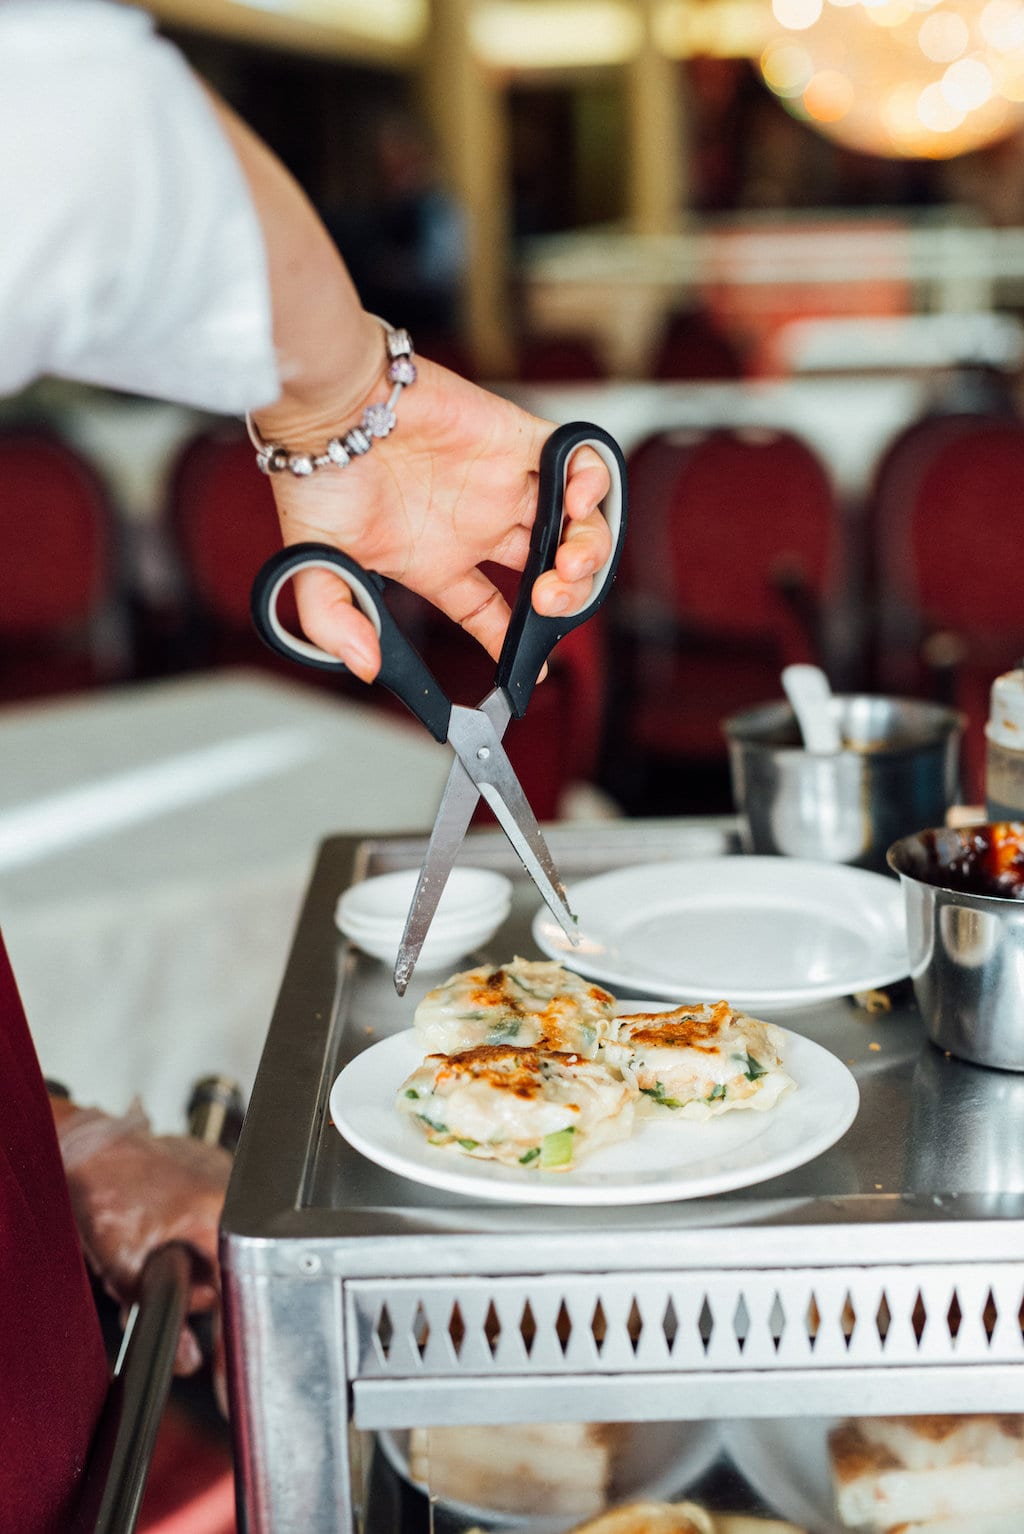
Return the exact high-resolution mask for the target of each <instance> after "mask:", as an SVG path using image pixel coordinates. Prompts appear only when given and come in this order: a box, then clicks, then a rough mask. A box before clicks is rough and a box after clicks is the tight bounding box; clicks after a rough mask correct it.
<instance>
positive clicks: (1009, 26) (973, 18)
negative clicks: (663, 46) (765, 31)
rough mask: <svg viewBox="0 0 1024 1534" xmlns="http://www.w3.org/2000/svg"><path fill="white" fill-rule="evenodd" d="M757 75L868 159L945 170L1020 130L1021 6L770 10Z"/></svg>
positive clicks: (1011, 1)
mask: <svg viewBox="0 0 1024 1534" xmlns="http://www.w3.org/2000/svg"><path fill="white" fill-rule="evenodd" d="M772 11H773V16H774V30H773V33H772V36H771V39H770V40H769V42H768V44H767V46H766V47H765V49H764V52H763V53H762V55H761V72H762V74H763V76H764V78H765V81H766V83H767V84H768V85H769V87H770V88H771V89H772V90H773V91H774V92H775V93H776V95H778V96H780V97H781V98H782V100H783V101H784V102H785V104H786V107H787V110H789V111H790V112H792V113H793V114H794V116H797V117H800V118H802V119H803V120H804V121H806V122H809V123H813V124H814V125H815V126H816V127H819V128H820V129H821V130H822V132H824V133H826V134H828V135H829V136H830V137H832V138H834V139H837V140H838V141H839V142H841V143H843V144H846V145H848V146H850V147H851V148H854V149H859V150H862V151H864V152H866V153H869V154H879V155H887V156H890V157H892V156H897V157H904V158H931V159H947V158H950V157H952V156H953V155H958V154H964V153H966V152H968V151H970V150H972V149H979V148H981V147H982V146H983V145H985V144H989V143H992V142H993V141H994V140H996V139H998V138H1001V137H1002V136H1003V135H1005V134H1006V133H1009V132H1011V131H1012V130H1013V129H1014V128H1017V127H1019V126H1021V125H1022V124H1024V0H772Z"/></svg>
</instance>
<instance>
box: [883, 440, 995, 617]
mask: <svg viewBox="0 0 1024 1534" xmlns="http://www.w3.org/2000/svg"><path fill="white" fill-rule="evenodd" d="M872 520H873V527H874V548H875V558H876V561H877V564H876V569H877V577H878V580H879V584H880V587H881V588H882V590H883V592H884V595H885V596H886V597H888V598H889V599H891V600H898V601H902V602H905V603H906V604H908V605H909V606H910V607H911V608H913V610H914V611H915V612H916V613H918V614H920V615H921V617H922V618H923V620H924V622H925V623H926V624H927V625H928V626H930V627H936V626H938V627H942V628H949V629H952V630H955V631H956V632H958V633H960V634H962V635H964V636H976V637H978V638H981V637H982V636H986V635H987V636H992V637H993V638H995V637H997V636H999V635H1001V634H1015V635H1017V636H1024V604H1022V603H1021V602H1020V601H1019V600H1018V599H1017V589H1018V586H1017V581H1016V579H1015V564H1014V554H1015V552H1016V549H1015V545H1016V539H1017V538H1018V537H1019V536H1020V534H1021V531H1022V530H1024V422H1022V421H1018V420H1007V419H1004V418H1003V419H1001V418H992V417H987V416H984V415H951V416H935V417H931V418H929V419H927V420H923V421H919V422H917V423H915V424H914V425H913V426H911V427H910V428H908V430H907V431H906V432H905V433H903V434H902V435H901V437H900V438H899V439H898V440H897V441H896V442H895V443H894V444H893V445H892V446H891V447H890V449H889V450H888V452H887V453H886V456H885V458H884V459H883V461H882V463H881V464H880V466H879V470H878V474H877V476H876V482H875V493H874V505H873V513H872Z"/></svg>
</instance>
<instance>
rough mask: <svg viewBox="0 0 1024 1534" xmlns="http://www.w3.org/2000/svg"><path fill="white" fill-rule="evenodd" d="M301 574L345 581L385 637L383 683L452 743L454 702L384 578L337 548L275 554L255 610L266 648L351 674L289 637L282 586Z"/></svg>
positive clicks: (307, 547)
mask: <svg viewBox="0 0 1024 1534" xmlns="http://www.w3.org/2000/svg"><path fill="white" fill-rule="evenodd" d="M301 570H328V571H330V573H331V574H332V575H336V576H339V577H340V579H342V580H343V581H344V582H345V584H346V585H347V586H348V588H349V590H350V591H351V593H352V599H353V601H354V602H355V604H356V606H357V607H358V608H359V610H360V611H361V612H362V613H365V615H366V617H367V618H369V620H370V622H371V623H372V624H373V626H374V628H375V629H376V630H377V636H378V638H379V639H380V654H381V665H380V671H379V672H378V674H377V681H378V682H380V684H381V685H382V686H383V687H387V688H388V690H389V691H390V692H393V693H394V695H395V697H396V698H398V699H400V700H401V702H403V703H404V704H405V706H406V708H408V709H409V710H410V711H411V712H412V713H413V714H415V715H416V718H417V719H418V720H419V721H420V723H421V724H424V725H426V727H427V729H428V730H429V731H430V733H431V735H433V737H434V739H435V740H440V741H445V740H447V739H448V722H449V719H450V718H451V712H452V706H451V703H450V702H449V700H448V698H447V697H446V696H445V694H444V692H443V691H442V689H441V686H440V684H439V683H438V682H437V681H436V679H435V678H434V677H433V676H432V675H431V672H430V670H429V669H428V667H427V666H426V664H425V662H424V661H423V659H422V657H421V656H420V654H419V652H418V651H417V650H415V649H414V648H413V646H412V645H411V644H410V643H409V641H408V639H406V637H405V635H404V634H403V633H402V630H401V629H400V628H399V627H398V624H397V623H396V622H395V620H394V618H392V616H391V614H390V612H389V611H388V609H387V606H386V605H385V602H384V582H383V580H382V579H381V577H380V576H379V575H377V574H376V572H375V571H372V570H364V569H363V567H362V565H361V564H359V563H357V561H356V560H354V559H350V558H349V556H348V555H347V554H343V553H342V552H341V550H340V549H336V548H333V547H332V546H331V544H329V543H293V544H291V545H290V546H289V547H288V548H285V549H281V550H280V551H279V552H278V553H277V554H272V555H271V557H270V558H269V559H268V560H267V562H266V564H265V565H263V566H262V568H261V569H260V571H259V573H258V574H257V576H256V579H255V581H254V582H253V587H252V598H251V601H250V604H249V606H250V611H251V612H252V621H253V623H254V624H255V625H256V632H257V633H258V634H259V636H260V638H261V639H262V640H263V642H264V644H267V645H269V646H270V648H271V649H272V650H274V651H276V653H277V654H278V655H283V656H284V658H285V659H286V660H294V661H298V662H299V663H300V664H301V665H303V666H313V667H315V668H316V669H317V670H320V671H336V672H338V673H339V675H340V674H344V673H345V672H347V671H348V667H347V666H346V665H345V662H344V661H343V660H339V659H338V657H337V656H336V655H330V654H328V652H327V651H326V650H321V649H320V647H319V646H318V645H315V644H311V643H310V641H309V640H308V639H300V638H299V637H298V636H297V635H295V634H292V633H289V631H288V630H287V629H286V628H285V626H284V624H283V623H282V622H281V620H280V618H279V617H278V614H277V599H278V597H279V596H280V594H281V590H282V587H284V586H285V585H287V583H288V581H290V580H291V578H292V576H294V575H298V574H299V572H300V571H301Z"/></svg>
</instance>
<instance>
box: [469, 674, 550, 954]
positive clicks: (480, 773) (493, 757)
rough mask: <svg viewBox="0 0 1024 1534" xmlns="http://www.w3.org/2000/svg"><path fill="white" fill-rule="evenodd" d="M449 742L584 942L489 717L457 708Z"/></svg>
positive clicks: (528, 868) (536, 879)
mask: <svg viewBox="0 0 1024 1534" xmlns="http://www.w3.org/2000/svg"><path fill="white" fill-rule="evenodd" d="M448 739H449V741H450V743H451V745H452V747H453V749H454V750H455V753H456V755H457V756H458V758H459V760H460V761H461V762H462V765H463V766H464V767H465V769H466V772H467V773H468V775H469V776H470V777H471V778H472V779H473V781H474V782H475V784H476V786H477V788H478V789H479V790H480V792H481V793H482V794H483V796H484V798H485V799H486V800H487V803H488V804H489V805H490V807H491V809H492V810H493V811H494V814H495V817H496V818H497V821H498V824H499V825H500V826H501V829H502V830H503V831H504V833H505V835H506V836H507V837H508V839H509V841H510V842H511V843H512V846H513V847H514V848H515V850H516V852H517V854H518V855H519V858H520V860H521V862H522V864H523V867H524V868H525V869H526V871H527V873H528V874H529V875H530V878H531V879H532V880H533V882H534V884H535V885H536V886H537V888H538V890H539V891H540V893H541V894H542V895H543V897H544V899H545V901H546V902H547V905H548V907H549V908H550V910H551V913H552V915H553V916H554V917H555V919H556V920H557V922H558V923H559V925H560V926H561V928H562V930H563V932H564V933H565V935H566V937H567V938H568V939H569V941H570V942H571V943H572V944H573V945H575V944H577V943H578V942H579V933H578V931H577V925H578V924H577V920H576V917H575V916H574V915H573V913H572V911H571V910H570V909H569V903H568V901H567V900H566V898H565V890H564V889H563V888H562V881H561V878H560V877H559V873H558V869H557V868H556V867H555V860H554V858H553V857H552V856H551V853H550V851H549V849H548V844H547V842H546V841H545V840H544V837H543V835H542V834H541V829H540V826H539V825H538V824H537V817H536V816H535V815H534V813H533V811H532V809H531V808H530V801H529V800H528V799H527V797H526V795H525V794H524V792H523V788H522V784H521V783H520V782H519V779H518V778H517V777H516V774H515V770H514V769H513V766H512V763H511V762H510V761H509V759H508V757H507V755H506V754H505V748H504V746H503V745H502V744H501V737H500V736H499V735H498V733H497V731H496V730H495V728H494V726H493V724H492V723H491V721H490V719H489V718H488V716H487V713H486V712H484V711H483V710H481V709H476V708H462V707H460V706H459V705H458V704H456V705H455V706H454V707H453V708H452V716H451V722H450V724H449V726H448Z"/></svg>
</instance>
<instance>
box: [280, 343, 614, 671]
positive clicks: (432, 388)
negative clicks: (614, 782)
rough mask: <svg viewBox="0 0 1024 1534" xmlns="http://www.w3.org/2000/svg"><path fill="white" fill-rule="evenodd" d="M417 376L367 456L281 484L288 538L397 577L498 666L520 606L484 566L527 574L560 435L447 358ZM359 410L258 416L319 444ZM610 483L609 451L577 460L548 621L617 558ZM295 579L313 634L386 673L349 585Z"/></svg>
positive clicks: (286, 438)
mask: <svg viewBox="0 0 1024 1534" xmlns="http://www.w3.org/2000/svg"><path fill="white" fill-rule="evenodd" d="M375 345H376V346H377V347H378V348H379V347H380V333H379V330H378V331H377V335H376V337H375ZM417 367H418V369H419V377H418V379H417V381H416V383H415V384H413V385H412V386H411V387H409V388H407V389H406V390H405V391H404V392H403V394H402V396H401V399H400V401H399V405H398V424H397V426H396V427H395V429H394V431H393V432H392V434H391V435H390V436H389V437H387V438H386V439H384V440H383V441H379V442H375V443H374V446H373V448H372V450H371V451H370V452H369V453H368V454H367V455H366V456H365V457H363V458H360V459H357V460H356V461H354V462H353V463H352V464H350V465H349V466H348V467H347V468H345V469H343V470H341V471H340V472H336V471H334V470H331V469H325V470H321V471H320V472H318V473H317V474H315V475H313V476H311V477H310V478H308V479H303V480H297V479H295V478H293V477H292V476H291V475H288V474H276V475H273V476H272V479H271V483H272V485H273V489H274V495H275V498H276V501H277V509H278V513H279V516H280V519H281V530H282V536H283V538H284V541H285V543H286V544H290V543H301V542H305V541H312V542H320V543H323V542H327V543H332V544H334V545H336V546H337V547H338V548H340V549H343V550H344V551H345V552H346V553H347V554H350V555H351V556H352V557H353V558H354V559H356V560H358V561H359V563H360V564H362V565H363V566H364V567H365V568H366V569H369V570H376V571H378V572H379V573H380V574H382V575H387V576H390V577H392V579H394V580H397V581H400V582H401V583H402V584H403V585H405V586H408V587H409V588H410V589H411V590H413V591H416V592H418V593H419V594H420V595H421V596H424V597H426V598H428V599H429V600H430V601H431V602H433V603H434V604H435V605H436V606H437V607H439V608H440V609H441V610H442V612H444V613H447V615H448V616H449V617H450V618H451V619H452V620H453V621H454V622H455V623H457V624H459V625H460V626H461V627H462V628H464V629H465V630H466V631H467V632H468V633H469V634H472V635H473V637H474V638H475V639H477V640H478V641H479V642H480V644H482V645H483V647H484V649H485V650H487V651H488V652H489V654H491V655H492V656H494V657H495V658H496V657H497V655H498V652H499V650H500V649H501V643H502V640H503V638H504V635H505V629H506V627H507V625H508V618H509V609H508V605H507V603H506V602H505V600H504V599H503V597H502V596H501V595H500V593H499V592H498V591H497V589H496V588H495V586H494V585H493V583H492V582H491V581H490V580H488V578H487V576H486V575H485V574H484V573H483V572H482V571H481V570H480V568H479V567H480V565H481V563H482V562H484V561H487V560H490V561H493V562H495V563H497V564H500V565H505V566H507V567H508V568H509V569H513V570H522V568H523V566H524V564H525V563H526V557H527V553H528V551H529V544H530V529H531V527H532V524H533V519H534V516H535V514H536V509H537V469H538V464H539V460H540V451H541V448H542V447H543V445H544V442H545V441H546V440H547V438H548V436H549V435H550V433H551V432H552V430H553V429H554V428H553V426H552V424H551V423H550V422H547V421H542V420H539V419H538V418H537V417H536V416H531V415H529V414H527V412H525V411H523V410H520V409H519V408H518V406H516V405H514V404H512V403H511V401H509V400H504V399H501V398H499V397H498V396H497V395H494V394H491V393H489V392H488V391H486V390H484V389H480V388H477V387H476V385H475V384H471V383H469V382H467V380H465V379H463V378H460V377H458V376H457V375H456V374H454V373H450V372H448V371H447V369H445V368H442V367H439V366H438V365H437V364H436V363H432V362H430V361H428V360H425V359H422V358H418V359H417ZM386 388H387V386H386V385H385V384H383V383H382V382H380V381H378V383H377V385H376V390H375V391H371V394H370V396H369V397H371V398H374V399H376V398H381V397H383V395H384V393H385V392H386ZM355 414H356V411H354V410H353V406H352V403H351V402H350V401H348V402H345V403H344V405H343V406H342V407H340V408H339V410H338V412H337V414H335V415H334V416H333V417H332V416H331V414H330V412H329V411H325V410H324V409H323V408H322V407H321V408H319V409H318V411H317V417H318V419H316V420H314V419H313V418H312V416H311V414H310V413H309V412H305V413H302V412H296V411H295V410H294V409H293V410H287V409H285V410H280V409H279V408H278V407H275V408H274V409H273V410H271V411H266V412H264V411H260V412H258V419H259V425H260V430H261V432H262V434H263V436H264V437H266V438H268V439H271V440H274V441H278V442H285V443H287V444H288V446H289V447H291V446H293V445H296V446H298V445H301V446H304V447H305V446H309V445H312V444H319V446H320V447H321V448H322V444H323V442H326V440H327V438H328V437H330V436H333V435H334V434H335V433H336V432H337V431H338V430H339V428H340V427H341V426H347V425H348V424H349V422H350V421H351V420H352V419H353V418H354V415H355ZM609 484H610V481H609V474H608V470H607V468H606V467H605V465H604V463H603V462H602V461H601V459H600V458H599V457H598V455H597V454H596V453H595V452H593V450H592V449H590V448H580V449H579V450H578V451H577V452H576V454H575V455H574V456H573V459H572V462H571V464H570V470H569V477H568V481H567V484H566V490H565V526H564V529H563V536H562V544H561V547H560V548H559V551H558V554H557V556H556V559H555V565H554V568H553V569H551V570H549V571H547V572H546V573H545V574H544V575H542V576H541V577H540V578H539V579H538V580H537V581H536V583H535V585H534V589H533V605H534V607H535V608H536V609H537V611H538V612H540V613H544V614H546V615H549V616H556V615H558V614H560V613H566V612H573V611H576V610H577V609H578V608H580V607H582V606H583V605H584V603H585V602H586V600H587V598H588V595H589V593H590V589H591V577H592V576H593V575H594V574H595V572H596V571H598V570H599V569H600V568H601V566H602V565H603V564H604V563H605V561H606V560H607V558H608V556H609V554H610V553H611V534H610V532H609V529H608V525H607V523H606V521H605V519H604V517H603V515H602V513H601V511H600V510H599V507H600V503H601V501H602V500H603V499H604V497H605V495H606V494H607V493H608V489H609ZM295 584H296V597H297V599H298V604H299V614H300V618H301V621H302V626H303V629H304V631H305V633H306V635H307V636H308V638H309V639H311V640H312V641H313V642H314V643H315V644H317V645H319V646H320V647H321V648H322V649H324V650H327V651H328V652H329V653H330V654H332V655H337V656H339V657H340V658H341V659H342V660H344V661H345V662H346V663H347V665H348V666H349V667H350V668H351V670H352V671H353V672H354V673H355V674H356V675H357V676H359V677H361V678H362V679H363V680H364V681H372V680H373V678H374V676H376V674H377V670H378V668H379V665H380V650H379V646H378V644H377V636H376V633H375V631H374V629H373V626H372V624H371V623H370V622H369V620H368V619H367V618H365V617H364V616H363V614H362V613H361V612H360V611H359V610H358V609H357V608H356V607H354V606H353V604H352V600H351V595H350V593H349V590H348V588H347V586H345V585H344V583H343V582H342V581H340V580H339V579H337V578H336V577H335V576H333V575H331V574H330V573H329V572H327V571H307V572H305V573H303V574H302V575H301V576H300V577H298V578H297V579H296V582H295Z"/></svg>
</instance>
